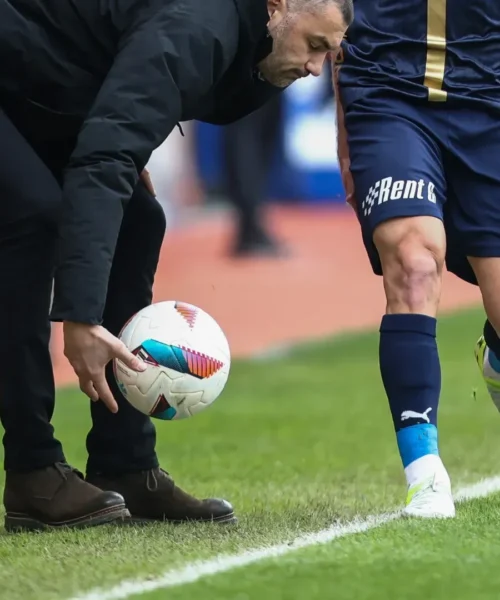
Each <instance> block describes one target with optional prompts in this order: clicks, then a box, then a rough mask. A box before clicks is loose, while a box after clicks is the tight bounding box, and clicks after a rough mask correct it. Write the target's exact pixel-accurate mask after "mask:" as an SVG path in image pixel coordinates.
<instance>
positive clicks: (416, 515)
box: [402, 509, 456, 519]
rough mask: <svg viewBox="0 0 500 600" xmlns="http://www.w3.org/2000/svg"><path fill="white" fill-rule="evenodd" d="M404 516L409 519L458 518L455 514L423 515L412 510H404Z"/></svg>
mask: <svg viewBox="0 0 500 600" xmlns="http://www.w3.org/2000/svg"><path fill="white" fill-rule="evenodd" d="M402 515H403V517H404V518H407V519H454V518H455V516H456V514H455V513H453V514H451V513H446V514H443V513H431V512H429V513H422V512H418V511H412V510H411V509H410V510H407V509H404V510H403V512H402Z"/></svg>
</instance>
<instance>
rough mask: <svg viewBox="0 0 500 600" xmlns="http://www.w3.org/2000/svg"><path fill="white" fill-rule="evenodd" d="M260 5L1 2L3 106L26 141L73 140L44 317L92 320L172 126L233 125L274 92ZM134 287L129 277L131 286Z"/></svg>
mask: <svg viewBox="0 0 500 600" xmlns="http://www.w3.org/2000/svg"><path fill="white" fill-rule="evenodd" d="M267 21H268V13H267V7H266V0H0V102H1V103H2V106H3V107H4V110H6V112H7V113H8V114H10V115H12V118H13V120H14V122H15V123H16V125H17V126H18V128H19V129H20V130H21V132H22V133H23V134H25V135H26V137H27V138H28V139H30V138H33V139H38V140H40V138H43V142H44V143H45V142H46V141H47V140H49V141H51V142H52V143H57V141H58V140H60V142H61V147H64V144H68V140H74V143H73V144H71V147H70V149H69V152H68V154H67V160H66V161H65V163H66V164H65V165H64V166H65V171H64V177H63V178H62V181H61V183H62V190H63V203H62V212H61V221H60V227H59V229H60V248H59V260H58V266H57V270H56V275H55V296H54V303H53V308H52V319H53V320H69V321H79V322H85V323H91V324H97V323H100V322H101V320H102V314H103V310H104V304H105V300H106V292H107V285H108V278H109V273H110V269H111V262H112V259H113V254H114V249H115V245H116V240H117V237H118V232H119V228H120V224H121V220H122V216H123V211H124V208H125V206H126V204H127V202H128V200H129V199H130V197H131V195H132V192H133V190H134V188H135V186H136V184H137V182H138V178H139V175H140V173H141V171H142V169H143V168H144V166H145V165H146V163H147V162H148V160H149V158H150V156H151V153H152V152H153V150H154V149H155V148H157V147H158V146H159V145H160V144H161V143H162V142H163V141H164V140H165V139H166V138H167V137H168V135H169V134H170V132H171V131H172V130H173V128H174V127H175V126H176V124H177V123H178V122H180V121H186V120H190V119H198V120H201V121H206V122H210V123H216V124H224V123H228V122H231V121H234V120H236V119H238V118H240V117H242V116H244V115H246V114H248V113H250V112H252V111H253V110H255V109H256V108H258V107H259V106H261V105H262V104H263V103H264V102H265V101H266V100H267V99H268V98H270V97H271V95H273V94H275V93H277V92H278V90H277V88H274V87H273V86H271V85H269V84H267V83H264V82H263V81H261V80H260V79H259V78H258V77H256V75H255V72H254V70H255V65H256V63H257V62H258V61H259V60H260V59H261V58H263V57H264V56H265V55H267V54H268V53H269V52H270V51H271V47H272V40H271V38H270V37H269V36H268V35H267V27H266V26H267ZM131 285H133V282H131Z"/></svg>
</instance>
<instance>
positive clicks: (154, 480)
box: [146, 468, 171, 492]
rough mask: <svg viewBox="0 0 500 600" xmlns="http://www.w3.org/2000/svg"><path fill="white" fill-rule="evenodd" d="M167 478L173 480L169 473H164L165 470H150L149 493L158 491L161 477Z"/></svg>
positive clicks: (148, 473)
mask: <svg viewBox="0 0 500 600" xmlns="http://www.w3.org/2000/svg"><path fill="white" fill-rule="evenodd" d="M158 476H159V477H162V476H164V477H167V478H168V479H171V477H170V475H169V474H168V473H167V471H164V470H163V469H160V468H157V469H150V470H149V471H146V487H147V489H148V491H149V492H156V490H157V489H158V487H159V482H158V479H159V477H158Z"/></svg>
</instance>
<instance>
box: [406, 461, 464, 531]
mask: <svg viewBox="0 0 500 600" xmlns="http://www.w3.org/2000/svg"><path fill="white" fill-rule="evenodd" d="M433 458H434V457H433ZM435 458H436V459H437V460H438V461H439V462H440V463H441V460H440V459H439V458H438V457H435ZM403 515H404V516H406V517H420V518H422V519H450V518H453V517H454V516H455V502H454V501H453V496H452V493H451V482H450V477H449V476H448V473H447V472H446V469H445V468H444V465H443V464H442V463H441V464H440V466H439V467H438V468H436V470H435V472H434V473H433V474H432V475H431V476H427V477H423V478H422V479H419V480H417V481H416V482H415V483H413V484H411V485H410V486H409V487H408V493H407V496H406V506H405V508H404V509H403Z"/></svg>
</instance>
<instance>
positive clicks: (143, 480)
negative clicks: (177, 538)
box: [87, 469, 237, 523]
mask: <svg viewBox="0 0 500 600" xmlns="http://www.w3.org/2000/svg"><path fill="white" fill-rule="evenodd" d="M87 481H89V482H90V483H92V484H93V485H95V486H97V487H100V488H101V489H102V490H113V491H115V492H118V493H119V494H121V495H122V496H123V497H124V498H125V502H126V503H127V507H128V509H129V510H130V514H131V515H132V521H133V522H135V523H144V522H149V521H169V522H171V523H182V522H185V521H213V522H217V523H236V521H237V519H236V517H235V515H234V510H233V507H232V506H231V504H229V502H226V500H218V499H215V498H212V499H209V500H198V499H196V498H193V496H190V495H189V494H187V493H186V492H184V491H182V490H181V489H180V488H179V487H177V486H176V485H175V483H174V482H173V480H172V478H171V477H170V475H169V474H168V473H166V472H165V471H163V469H151V470H150V471H142V472H140V473H130V474H127V475H120V476H116V477H111V476H104V475H87Z"/></svg>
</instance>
